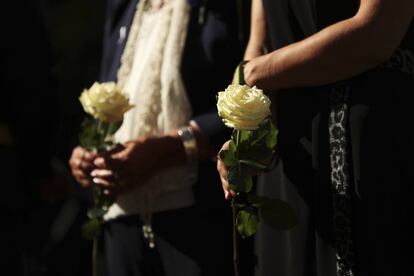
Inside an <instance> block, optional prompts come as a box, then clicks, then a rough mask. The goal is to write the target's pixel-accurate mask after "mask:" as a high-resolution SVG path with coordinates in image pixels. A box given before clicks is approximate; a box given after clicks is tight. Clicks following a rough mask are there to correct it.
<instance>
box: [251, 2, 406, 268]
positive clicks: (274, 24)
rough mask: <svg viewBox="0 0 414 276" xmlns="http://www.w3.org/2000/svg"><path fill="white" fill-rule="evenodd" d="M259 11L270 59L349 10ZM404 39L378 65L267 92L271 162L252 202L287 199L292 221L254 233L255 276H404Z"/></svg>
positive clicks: (278, 5)
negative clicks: (334, 79)
mask: <svg viewBox="0 0 414 276" xmlns="http://www.w3.org/2000/svg"><path fill="white" fill-rule="evenodd" d="M263 2H264V7H265V12H266V19H267V27H268V28H267V31H268V34H269V49H270V50H275V49H278V48H280V47H283V46H285V45H288V44H290V43H292V42H295V41H299V40H301V39H303V38H305V37H307V36H310V35H312V34H313V33H315V32H317V31H319V30H321V29H322V28H324V27H326V26H327V25H330V24H332V23H335V22H338V21H340V20H342V19H345V18H349V17H352V16H353V15H354V14H355V13H356V11H357V8H358V4H359V3H358V1H357V0H337V1H328V0H295V1H288V0H263ZM379 31H380V30H379ZM413 32H414V24H412V26H411V27H410V28H409V30H408V32H407V34H406V37H405V38H404V40H403V42H402V43H401V45H400V47H399V48H398V49H397V50H396V51H395V53H394V55H393V56H392V57H391V59H390V60H389V61H387V62H386V63H384V64H382V65H381V66H378V67H376V68H374V69H372V70H369V71H367V72H365V73H363V74H360V75H358V76H355V77H353V78H350V79H347V80H343V81H341V82H339V83H333V84H331V85H326V86H323V87H313V88H304V89H289V90H286V91H279V92H278V93H277V100H276V111H277V119H278V127H279V130H280V132H279V145H278V153H279V157H280V158H279V161H278V164H277V166H276V168H275V169H274V170H273V171H272V172H270V173H268V174H266V175H264V176H263V177H262V178H261V179H260V180H259V189H258V193H261V194H266V195H268V196H269V195H270V196H274V197H279V198H282V199H285V200H287V201H288V202H289V203H290V204H291V205H292V206H293V208H294V209H295V210H296V212H297V214H298V217H299V221H300V222H299V224H298V225H297V226H296V227H295V228H293V229H292V230H289V231H286V232H275V231H272V230H271V229H269V228H268V227H267V226H266V225H264V224H262V225H261V227H260V229H259V232H258V234H257V237H256V253H257V255H258V265H257V269H256V275H261V276H262V275H264V276H274V275H282V276H299V275H317V276H324V275H329V276H334V275H412V272H411V269H410V268H411V264H410V262H411V260H412V259H413V258H412V257H413V253H410V252H412V248H411V247H412V244H413V240H412V237H411V236H412V235H413V233H414V231H413V230H414V229H413V228H412V227H411V226H409V224H410V223H409V222H410V218H411V217H412V214H413V207H412V206H413V204H412V203H411V201H412V199H411V198H412V195H413V186H414V175H413V174H412V173H411V170H412V168H414V161H413V157H414V135H413V132H414V131H412V129H413V122H412V121H413V119H414V36H413ZM338 66H341V65H340V64H338Z"/></svg>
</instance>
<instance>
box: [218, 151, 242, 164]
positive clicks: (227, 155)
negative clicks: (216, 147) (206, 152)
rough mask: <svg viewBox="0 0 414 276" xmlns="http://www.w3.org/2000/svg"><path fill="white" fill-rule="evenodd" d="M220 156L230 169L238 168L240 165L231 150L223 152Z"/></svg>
mask: <svg viewBox="0 0 414 276" xmlns="http://www.w3.org/2000/svg"><path fill="white" fill-rule="evenodd" d="M219 156H220V159H221V160H222V161H223V162H224V164H226V166H227V167H228V168H230V167H233V166H236V165H237V163H238V160H237V158H236V157H235V156H234V152H231V151H230V150H221V151H220V152H219Z"/></svg>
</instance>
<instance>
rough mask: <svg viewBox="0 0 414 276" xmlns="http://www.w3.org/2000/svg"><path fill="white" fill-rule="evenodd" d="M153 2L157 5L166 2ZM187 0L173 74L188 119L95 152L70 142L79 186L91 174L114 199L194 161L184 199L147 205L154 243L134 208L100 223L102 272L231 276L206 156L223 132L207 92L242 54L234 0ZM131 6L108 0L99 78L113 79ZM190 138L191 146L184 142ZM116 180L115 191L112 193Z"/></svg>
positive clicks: (226, 219)
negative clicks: (181, 87) (183, 31)
mask: <svg viewBox="0 0 414 276" xmlns="http://www.w3.org/2000/svg"><path fill="white" fill-rule="evenodd" d="M153 2H154V1H153ZM158 2H160V3H161V5H162V4H163V3H164V2H168V1H158ZM171 2H172V1H171ZM188 4H189V5H190V13H189V19H188V20H189V21H188V25H187V30H186V31H187V34H186V38H185V43H184V49H183V53H182V59H181V65H180V68H179V71H180V73H181V78H182V80H183V83H184V86H185V90H186V92H187V97H188V99H189V102H190V103H191V108H192V111H193V112H192V119H191V120H190V121H189V122H187V125H186V126H184V127H183V128H180V129H177V130H174V131H171V132H169V133H166V134H164V135H158V136H153V135H147V136H143V137H138V138H137V139H135V140H131V141H128V142H127V143H125V144H124V148H123V149H121V150H120V151H115V152H113V153H112V154H109V155H106V156H103V157H102V156H101V157H97V156H96V155H95V154H93V153H91V152H86V151H85V150H84V149H83V148H81V147H77V148H75V149H74V151H73V154H72V157H71V160H70V164H71V167H72V172H73V175H74V176H75V178H76V179H77V181H78V182H80V183H81V184H82V185H83V186H85V187H88V186H89V185H90V183H89V174H90V173H91V172H92V174H93V176H94V182H95V183H96V184H97V185H100V186H101V187H102V188H103V189H105V190H106V192H107V193H110V194H115V196H117V197H120V196H123V194H124V193H131V191H133V190H134V189H136V188H137V186H139V185H140V184H139V183H142V182H145V181H147V180H148V179H151V178H152V177H153V176H157V175H159V174H160V173H163V172H164V171H165V170H168V169H170V168H173V167H175V166H178V165H185V164H188V163H191V162H195V163H198V166H197V175H198V177H197V179H196V182H195V183H194V184H193V185H192V186H191V195H189V196H190V197H191V198H192V199H191V200H189V201H188V197H187V195H186V196H184V199H183V200H181V198H180V199H177V198H172V199H171V200H165V201H164V203H165V204H167V205H168V204H169V207H167V208H161V207H160V208H161V211H157V209H158V207H157V206H155V207H154V209H155V211H153V212H152V214H151V223H150V225H149V226H150V227H151V229H150V232H151V233H149V235H151V234H152V231H153V234H155V247H154V244H152V243H151V242H150V241H148V239H147V238H146V235H147V234H148V232H147V233H146V231H147V230H148V228H144V231H143V230H142V228H143V226H145V227H146V226H147V223H148V221H146V219H145V216H144V215H143V214H142V213H140V212H136V213H134V212H133V213H131V214H128V213H127V214H122V215H120V216H115V217H114V218H112V217H111V218H110V219H108V220H107V222H106V227H105V254H106V264H107V265H106V266H107V272H108V275H117V276H122V275H215V276H217V275H230V274H231V273H232V253H231V248H232V246H231V217H230V212H229V211H230V209H229V208H228V205H227V204H226V202H225V201H224V200H223V199H222V198H221V191H220V189H219V188H218V185H217V183H219V178H218V175H217V173H216V171H215V163H214V162H213V160H214V158H215V156H216V154H217V150H216V149H217V146H219V145H220V144H221V143H222V141H224V137H228V135H229V133H228V132H227V131H226V129H225V127H224V125H223V124H222V122H221V120H220V118H219V117H218V115H217V112H216V109H215V102H216V98H215V95H216V93H217V91H219V90H221V89H223V88H224V87H225V86H227V85H228V84H229V83H230V81H231V78H232V73H233V70H234V68H235V67H236V65H237V63H238V62H239V61H240V59H241V57H242V48H243V47H242V45H241V43H240V41H239V39H238V34H239V30H238V28H239V27H240V26H238V21H237V18H238V16H237V10H238V9H237V7H236V2H235V1H234V2H233V1H225V2H224V3H223V2H222V1H213V0H211V1H196V0H195V1H194V0H192V1H188ZM136 7H137V1H136V0H131V1H126V0H111V1H108V8H107V11H108V12H107V21H106V24H105V39H104V49H103V58H102V70H101V79H100V81H102V82H103V81H118V78H117V73H118V71H119V68H120V67H121V65H122V61H121V60H122V58H121V57H122V55H123V53H124V48H125V45H126V44H127V40H128V34H130V26H131V24H132V22H133V21H134V15H135V11H136ZM137 108H139V107H137ZM188 142H190V143H188ZM194 142H195V144H196V148H195V149H194V148H191V146H189V147H188V146H187V145H188V144H191V143H193V144H192V145H194ZM194 151H195V152H196V155H194ZM121 167H122V168H123V169H122V170H120V168H121ZM120 181H122V183H123V185H124V189H123V191H120V190H117V187H119V186H118V185H117V183H119V182H120ZM215 183H216V184H215ZM125 187H126V188H125ZM125 190H126V191H127V192H125ZM166 194H168V192H167V193H166ZM138 200H139V199H138ZM190 201H191V203H189V202H190ZM183 202H187V203H188V204H187V203H183ZM218 202H220V204H217V203H218ZM180 204H182V206H180ZM154 205H156V203H154ZM145 229H147V230H145ZM151 230H152V231H151Z"/></svg>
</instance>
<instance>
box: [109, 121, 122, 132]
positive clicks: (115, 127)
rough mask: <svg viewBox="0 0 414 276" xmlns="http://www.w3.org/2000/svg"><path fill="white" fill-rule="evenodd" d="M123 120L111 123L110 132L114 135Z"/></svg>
mask: <svg viewBox="0 0 414 276" xmlns="http://www.w3.org/2000/svg"><path fill="white" fill-rule="evenodd" d="M122 122H123V121H119V122H116V123H110V124H109V126H108V134H109V135H114V134H115V132H116V131H117V130H118V129H119V128H120V127H121V125H122Z"/></svg>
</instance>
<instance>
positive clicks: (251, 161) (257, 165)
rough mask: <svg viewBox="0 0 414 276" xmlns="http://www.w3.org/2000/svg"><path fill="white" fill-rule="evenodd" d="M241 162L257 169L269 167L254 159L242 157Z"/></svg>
mask: <svg viewBox="0 0 414 276" xmlns="http://www.w3.org/2000/svg"><path fill="white" fill-rule="evenodd" d="M239 162H240V163H241V164H245V165H248V166H249V167H252V168H253V169H256V170H265V169H266V168H267V166H265V165H263V164H260V163H258V162H256V161H254V160H248V159H242V160H240V161H239Z"/></svg>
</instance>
